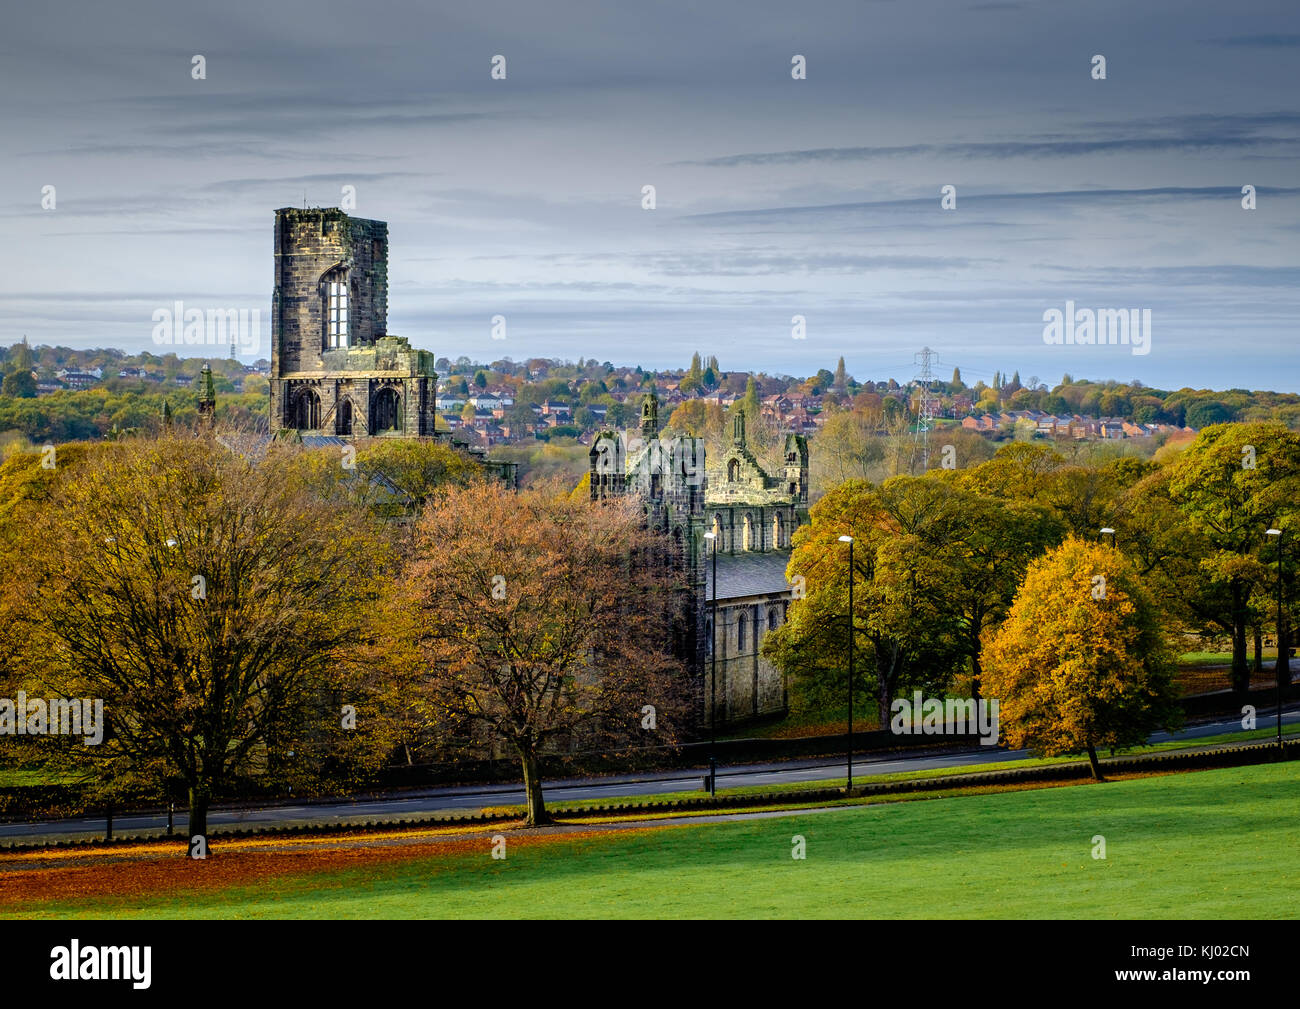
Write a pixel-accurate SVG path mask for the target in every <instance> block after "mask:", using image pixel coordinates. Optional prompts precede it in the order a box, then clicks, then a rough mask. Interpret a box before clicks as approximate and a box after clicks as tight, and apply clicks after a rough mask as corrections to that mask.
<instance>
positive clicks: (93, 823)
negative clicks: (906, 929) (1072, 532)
mask: <svg viewBox="0 0 1300 1009" xmlns="http://www.w3.org/2000/svg"><path fill="white" fill-rule="evenodd" d="M1275 710H1276V709H1274V712H1275ZM1257 717H1258V719H1259V727H1260V728H1267V727H1271V726H1272V725H1273V719H1274V718H1275V717H1276V716H1275V713H1267V714H1266V713H1265V712H1264V711H1263V710H1261V711H1259V712H1258V713H1257ZM1282 720H1283V722H1284V723H1287V724H1295V723H1297V722H1300V707H1292V708H1284V709H1283V714H1282ZM1240 729H1241V723H1240V721H1239V720H1236V719H1233V720H1228V721H1216V722H1213V723H1210V724H1206V725H1197V726H1193V727H1191V728H1188V729H1185V730H1183V731H1182V732H1178V733H1175V734H1174V735H1173V736H1171V735H1170V734H1169V733H1167V732H1158V733H1156V734H1155V735H1153V736H1152V737H1151V741H1152V742H1162V741H1166V740H1169V739H1191V740H1194V739H1197V738H1202V737H1205V736H1214V735H1220V734H1222V733H1225V732H1233V731H1237V730H1240ZM1028 756H1029V753H1028V752H1027V751H1025V750H998V749H983V748H978V749H974V750H964V751H961V752H953V753H944V754H934V753H925V754H917V755H915V756H907V757H897V756H890V757H881V756H879V755H873V754H865V753H864V754H861V755H857V754H855V755H854V758H853V775H854V779H855V780H857V779H858V778H859V777H862V776H865V775H868V774H890V773H894V772H897V771H916V770H924V769H932V768H945V767H958V766H964V765H970V764H998V763H1002V762H1004V761H1008V760H1023V759H1024V758H1026V757H1028ZM844 770H845V763H844V760H843V759H842V758H841V759H839V760H831V759H829V758H825V757H820V758H816V759H812V760H792V761H780V762H768V763H759V764H744V765H735V766H730V767H725V768H720V769H719V772H718V787H719V788H739V787H746V786H756V785H759V786H761V785H788V784H797V783H800V782H810V781H826V780H830V779H834V778H836V777H839V776H841V775H843V773H844ZM703 775H704V772H701V771H668V772H662V773H657V774H654V773H647V774H642V775H624V776H616V777H608V778H577V779H574V778H568V779H564V780H562V781H554V782H547V783H545V790H546V798H547V800H548V801H549V802H560V801H566V800H567V801H572V800H577V799H605V800H609V801H611V802H613V801H616V800H618V799H623V798H635V797H637V796H644V795H656V794H662V793H664V792H689V791H702V788H701V786H702V778H703ZM523 802H524V791H523V788H522V787H520V786H516V785H499V786H487V785H469V786H460V787H450V788H436V789H429V790H427V791H421V792H415V793H409V792H408V793H403V794H402V795H401V796H400V797H390V798H383V799H366V800H360V801H343V802H330V803H312V804H310V805H308V804H303V805H297V806H293V805H275V806H264V807H260V808H253V809H218V810H213V811H212V812H210V813H209V815H208V824H209V826H210V827H241V826H247V827H253V826H264V825H268V824H280V825H284V824H291V823H292V824H297V823H326V824H345V823H349V822H353V821H358V820H362V821H364V820H392V819H405V818H410V819H415V818H418V817H421V816H428V815H430V814H436V813H473V812H477V811H478V810H480V809H483V808H484V807H486V806H510V805H522V804H523ZM186 821H187V818H186V816H185V814H184V813H183V812H182V811H179V810H178V811H177V815H176V831H177V833H182V834H183V832H184V830H185V827H186ZM166 826H167V817H166V815H161V816H156V815H149V816H123V817H118V818H116V819H114V821H113V830H114V832H115V833H116V834H119V835H127V834H144V833H160V832H162V831H163V830H165V829H166ZM103 832H104V820H103V818H102V817H97V818H92V819H72V820H47V821H44V822H39V823H5V824H0V841H34V840H44V839H51V840H52V839H55V838H85V837H92V836H96V835H100V834H102V833H103Z"/></svg>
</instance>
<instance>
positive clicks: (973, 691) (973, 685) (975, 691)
mask: <svg viewBox="0 0 1300 1009" xmlns="http://www.w3.org/2000/svg"><path fill="white" fill-rule="evenodd" d="M983 672H984V670H983V669H982V668H981V666H980V653H979V640H978V639H976V641H975V651H973V652H971V657H970V696H971V700H973V701H974V702H975V703H976V704H977V705H978V704H979V699H980V675H981V674H982V673H983Z"/></svg>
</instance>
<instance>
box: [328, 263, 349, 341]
mask: <svg viewBox="0 0 1300 1009" xmlns="http://www.w3.org/2000/svg"><path fill="white" fill-rule="evenodd" d="M324 283H325V346H326V348H328V349H330V350H333V349H335V348H337V347H346V346H348V271H347V270H345V269H344V268H343V267H339V268H338V269H337V270H331V271H330V272H329V273H327V274H325V278H324Z"/></svg>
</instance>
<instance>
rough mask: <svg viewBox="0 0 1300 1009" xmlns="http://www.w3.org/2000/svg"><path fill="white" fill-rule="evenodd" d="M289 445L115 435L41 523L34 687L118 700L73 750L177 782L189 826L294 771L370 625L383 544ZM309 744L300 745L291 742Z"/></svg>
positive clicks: (33, 578)
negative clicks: (99, 735)
mask: <svg viewBox="0 0 1300 1009" xmlns="http://www.w3.org/2000/svg"><path fill="white" fill-rule="evenodd" d="M300 451H301V450H298V449H295V448H293V447H292V446H285V445H278V444H272V445H271V446H270V447H268V448H267V449H266V450H265V451H264V453H263V454H261V455H260V456H258V457H256V458H245V457H244V456H241V455H239V454H237V453H234V452H232V451H230V450H228V449H227V448H225V447H223V446H222V445H221V444H219V443H217V442H215V441H210V440H207V439H204V438H201V437H193V436H185V435H177V436H173V437H166V438H161V439H159V440H157V441H127V442H122V443H117V444H114V445H112V446H106V447H105V449H104V451H103V452H102V453H101V454H99V455H98V456H97V458H96V459H95V460H94V464H93V465H92V464H90V463H86V464H83V465H81V466H78V467H77V468H76V469H75V470H74V471H73V472H71V473H70V474H69V475H68V476H67V477H66V479H65V480H63V481H62V482H61V485H60V486H59V487H58V490H57V493H56V494H55V495H54V496H53V498H52V499H51V500H50V501H49V503H48V504H46V505H45V506H44V507H43V508H42V509H41V521H40V524H39V526H33V527H31V528H29V529H28V530H27V536H26V543H27V547H28V551H29V552H28V555H27V559H26V561H25V562H24V565H23V567H22V570H21V575H22V577H24V578H25V579H27V581H28V584H29V585H30V587H31V592H30V595H31V599H32V605H31V606H30V607H28V608H27V609H25V610H24V611H23V612H22V614H21V619H22V621H23V622H24V625H25V626H26V627H27V628H28V629H29V631H30V636H29V638H28V640H27V643H26V645H27V648H28V654H27V655H26V656H25V658H26V659H27V663H28V666H29V668H30V669H32V670H33V675H34V677H35V684H34V685H35V686H37V687H38V688H39V689H43V690H47V691H50V692H51V694H52V695H53V696H64V697H86V696H89V697H97V698H102V699H103V701H104V714H105V719H106V721H107V728H108V732H107V737H106V739H105V741H104V742H103V744H101V745H100V746H96V747H84V748H81V749H79V750H78V751H77V752H79V753H81V754H82V755H83V758H84V759H86V760H89V761H91V762H93V764H94V765H95V767H96V768H97V769H98V771H99V773H100V774H101V776H104V775H108V774H111V773H112V772H113V769H115V768H116V769H122V768H128V769H131V770H132V771H133V772H136V773H148V774H150V775H160V776H166V777H167V778H176V779H179V780H180V781H181V782H182V783H183V785H184V787H185V789H186V791H187V794H188V800H189V810H190V827H189V831H190V834H191V836H193V835H206V833H207V813H208V806H209V803H210V801H211V800H212V797H213V796H214V794H216V793H218V792H219V791H220V790H221V789H222V788H223V787H226V786H228V785H230V784H231V783H232V782H234V781H236V780H238V779H239V778H240V777H241V776H249V777H259V776H260V777H264V778H268V779H271V780H275V779H276V778H277V777H278V778H279V780H285V778H286V777H287V776H288V775H289V774H290V773H292V770H293V762H292V761H293V758H291V757H290V755H289V751H290V750H293V749H294V740H295V739H299V738H301V739H304V741H305V740H306V738H307V736H308V735H311V734H312V732H313V730H312V728H311V725H312V723H316V728H318V729H319V728H320V725H319V718H320V717H328V719H329V720H330V724H331V725H332V726H338V727H339V730H338V731H340V732H341V731H343V729H342V725H341V720H340V719H339V711H338V710H337V709H335V710H333V711H327V712H326V714H325V715H322V712H323V711H325V710H326V707H327V706H324V707H323V701H322V698H325V697H327V696H328V695H329V691H330V688H331V685H333V684H334V683H335V682H336V674H337V670H338V668H339V667H340V666H341V665H342V664H344V663H346V662H347V661H348V660H349V657H350V652H351V649H352V647H353V644H354V642H356V641H357V640H358V638H359V636H360V630H361V626H362V624H363V623H364V618H365V614H366V613H367V607H368V605H369V603H370V601H371V600H373V599H374V598H375V597H376V595H377V584H376V581H377V579H378V578H379V576H380V574H381V573H382V572H383V571H384V570H385V567H386V561H385V540H384V539H383V537H381V536H379V535H378V534H376V533H375V532H374V531H373V526H372V524H371V523H370V521H369V520H368V516H367V515H366V514H365V512H364V511H362V510H361V509H359V508H358V507H356V506H355V505H354V504H353V503H352V499H351V498H350V497H349V496H347V495H344V494H342V493H340V494H339V495H337V496H336V497H335V499H333V500H330V499H327V498H325V497H322V494H321V485H320V484H319V482H313V481H312V480H310V479H309V478H308V477H307V476H305V475H304V470H303V467H302V465H301V455H300ZM295 752H296V751H295Z"/></svg>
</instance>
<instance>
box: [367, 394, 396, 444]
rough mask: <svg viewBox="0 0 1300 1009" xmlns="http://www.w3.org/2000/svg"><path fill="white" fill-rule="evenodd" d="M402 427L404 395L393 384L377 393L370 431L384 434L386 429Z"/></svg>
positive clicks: (371, 415) (393, 429)
mask: <svg viewBox="0 0 1300 1009" xmlns="http://www.w3.org/2000/svg"><path fill="white" fill-rule="evenodd" d="M401 429H402V397H401V396H399V395H398V394H397V390H396V389H394V388H392V387H391V386H387V387H385V388H383V389H380V390H379V392H377V393H376V394H375V405H374V409H373V410H371V413H370V433H371V434H382V433H383V432H384V431H400V430H401Z"/></svg>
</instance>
